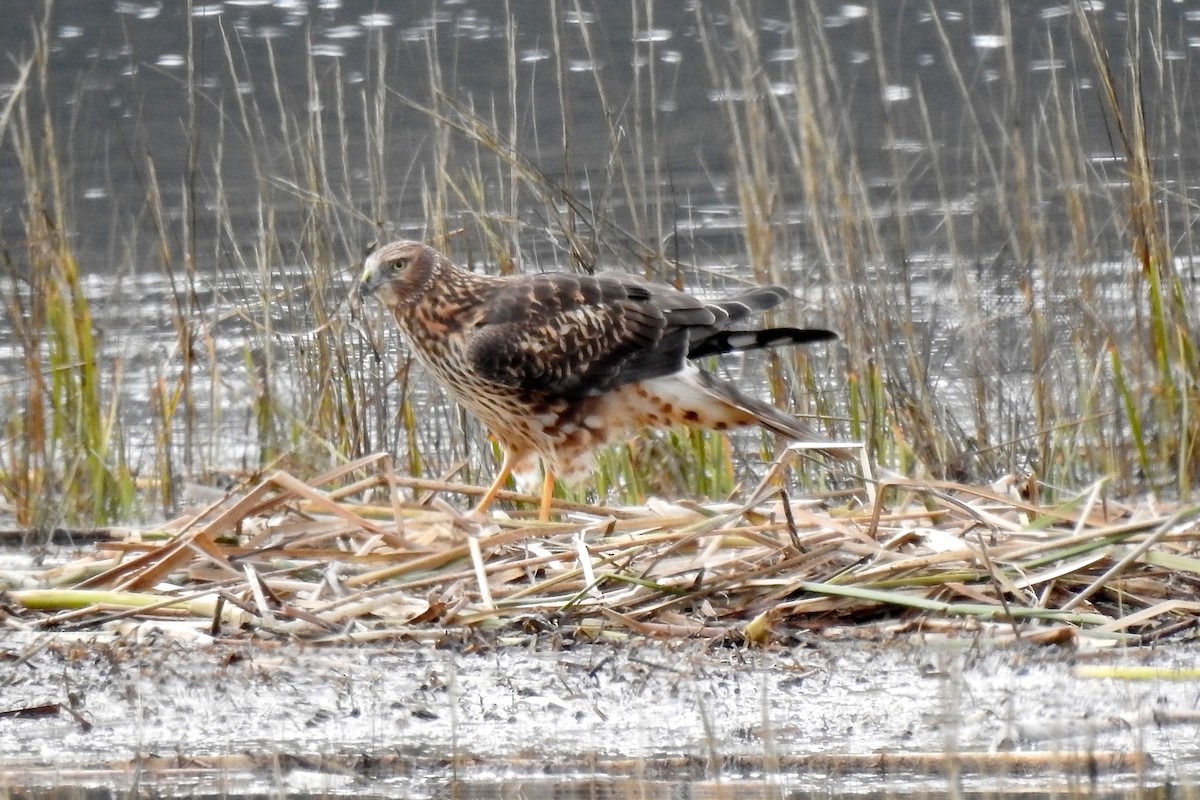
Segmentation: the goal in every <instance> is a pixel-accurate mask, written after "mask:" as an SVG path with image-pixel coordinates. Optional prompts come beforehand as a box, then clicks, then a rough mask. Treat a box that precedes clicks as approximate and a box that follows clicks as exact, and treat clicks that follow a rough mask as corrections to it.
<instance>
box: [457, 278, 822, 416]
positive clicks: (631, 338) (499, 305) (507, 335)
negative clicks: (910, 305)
mask: <svg viewBox="0 0 1200 800" xmlns="http://www.w3.org/2000/svg"><path fill="white" fill-rule="evenodd" d="M788 296H789V293H788V292H787V291H786V290H785V289H782V288H780V287H776V286H767V287H755V288H752V289H749V290H747V291H745V292H743V293H742V294H740V295H738V296H736V297H734V298H731V299H728V300H721V301H716V302H710V303H706V302H704V301H702V300H699V299H697V298H695V297H693V296H691V295H689V294H686V293H684V292H680V291H677V290H675V289H673V288H671V287H670V286H665V285H662V284H656V283H650V282H648V281H644V280H642V279H640V278H638V277H636V276H633V275H626V274H623V273H615V272H609V273H600V274H599V275H594V276H575V275H562V274H553V275H536V276H527V277H520V278H512V279H510V280H508V281H506V282H505V283H504V284H502V286H501V287H500V288H499V289H498V290H496V291H495V293H494V294H493V296H492V297H490V298H489V299H488V301H487V310H486V313H485V314H484V316H483V318H482V320H481V322H480V324H479V325H478V326H477V328H476V330H475V332H474V333H473V334H472V337H471V342H470V345H469V349H468V357H469V358H470V360H471V363H472V365H473V366H474V367H475V369H476V370H478V371H479V372H480V373H481V374H482V375H483V376H485V377H487V378H488V379H489V380H493V381H496V382H498V383H502V384H504V385H507V386H514V387H519V388H523V389H530V390H535V391H540V392H545V393H550V394H557V395H563V396H568V397H570V396H582V395H594V394H600V393H602V392H605V391H607V390H609V389H611V388H612V387H614V386H618V385H620V384H624V383H631V382H634V381H640V380H647V379H649V378H658V377H662V376H664V375H671V374H674V373H676V372H678V371H679V370H681V369H682V368H683V366H684V362H685V361H686V360H687V359H688V358H695V357H699V356H703V355H716V354H720V353H727V352H732V351H736V350H750V349H756V348H761V347H777V346H781V345H791V344H803V343H805V342H811V341H820V340H823V339H829V338H835V337H834V334H833V333H831V332H829V331H820V330H815V331H814V330H802V329H796V328H773V329H768V330H765V331H755V330H750V331H744V330H732V331H731V330H727V328H728V326H730V325H733V324H737V323H740V322H742V321H743V320H745V319H747V318H748V317H750V316H752V315H753V314H756V313H758V312H760V311H763V310H765V309H768V308H771V307H773V306H775V305H778V304H779V303H780V302H782V301H783V299H784V298H786V297H788Z"/></svg>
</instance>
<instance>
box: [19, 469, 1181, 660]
mask: <svg viewBox="0 0 1200 800" xmlns="http://www.w3.org/2000/svg"><path fill="white" fill-rule="evenodd" d="M371 463H372V459H363V460H360V461H357V462H354V463H351V464H348V465H345V466H343V467H340V468H337V469H335V470H332V471H330V472H329V473H327V474H325V475H323V476H319V479H318V480H316V481H313V482H312V483H311V484H309V483H304V482H302V481H300V480H298V479H296V478H294V477H293V476H291V475H288V474H286V473H283V472H276V473H274V474H272V475H271V476H269V477H268V478H266V479H265V480H263V481H261V482H260V483H259V484H258V485H256V486H254V487H252V488H250V489H249V490H248V491H247V492H246V493H245V494H243V495H241V496H235V497H231V498H228V499H223V500H221V501H219V502H217V503H214V504H213V505H212V506H210V507H209V508H207V509H205V510H204V511H202V512H201V513H199V514H192V515H185V516H182V517H180V518H179V519H178V520H176V521H175V522H173V523H171V524H169V525H167V526H164V530H166V531H168V532H170V533H171V535H172V538H171V539H169V540H168V541H166V542H160V543H151V542H146V541H138V539H139V538H141V537H140V536H139V535H138V534H139V532H137V531H129V530H125V531H120V532H117V533H116V535H117V536H119V537H120V540H119V541H113V542H101V543H98V544H97V545H96V546H95V547H94V549H93V550H92V552H90V553H88V554H87V555H86V556H85V557H83V558H81V559H80V560H79V561H78V562H77V563H75V564H72V565H68V566H67V567H66V568H61V567H60V568H57V569H55V570H47V571H46V572H45V573H44V574H43V576H42V580H43V581H44V582H45V583H46V585H47V587H48V586H49V585H50V583H51V581H54V582H56V583H57V584H59V589H60V590H61V591H62V592H63V594H61V595H59V596H58V597H59V599H58V600H55V599H54V598H55V595H54V594H53V593H52V592H50V591H48V590H42V589H37V590H33V593H29V591H28V590H26V592H24V593H23V592H10V596H11V597H12V598H13V599H14V601H15V602H16V603H17V607H18V608H19V609H20V611H19V618H20V621H21V624H22V625H24V626H26V627H34V628H36V627H42V626H46V627H54V626H61V625H63V624H67V623H69V624H71V625H72V626H75V627H86V626H88V625H98V624H108V623H111V622H113V621H114V620H116V619H132V620H139V619H141V620H149V619H152V618H154V617H156V616H161V615H169V616H171V617H173V618H176V619H178V618H180V617H183V618H185V619H192V620H193V621H194V623H195V624H196V625H198V626H213V625H217V623H215V622H214V620H217V619H220V620H223V621H224V623H223V624H224V626H225V627H226V628H229V627H230V626H232V625H241V626H243V628H249V629H250V630H255V629H257V630H261V631H266V632H271V633H273V634H275V635H277V636H284V637H298V638H304V639H313V640H321V641H334V640H338V641H347V639H345V638H342V639H338V638H337V637H334V638H333V639H331V638H329V634H330V632H331V631H335V630H336V631H343V632H344V636H346V637H351V638H353V637H355V636H360V635H361V636H363V637H378V636H385V635H386V632H387V631H391V632H392V633H393V634H398V633H400V632H403V633H404V634H405V635H408V634H409V633H411V632H413V631H427V632H428V631H433V630H442V631H445V630H449V629H451V628H453V627H455V626H458V627H475V628H481V629H496V630H499V631H505V630H509V629H510V627H511V626H513V625H520V624H521V620H523V619H528V618H529V617H530V615H533V616H534V617H538V616H546V615H552V616H554V617H555V618H556V619H557V620H558V627H559V628H560V629H562V626H563V625H564V624H565V625H568V626H569V625H571V624H572V623H573V624H574V625H575V630H576V632H577V634H578V635H580V636H586V637H593V636H597V635H609V634H613V635H616V634H617V632H618V631H624V632H625V634H632V635H636V636H656V637H668V638H671V637H693V636H700V637H709V638H713V637H716V638H732V639H735V640H744V641H750V642H754V643H758V644H767V643H769V642H771V641H773V640H775V639H786V638H787V637H788V636H789V635H790V634H789V631H790V630H791V629H793V628H819V629H821V628H823V629H828V630H830V631H836V632H837V633H836V634H830V635H840V636H845V635H853V631H854V630H855V622H854V621H855V620H856V619H858V618H863V619H865V620H871V621H872V622H868V623H867V624H866V626H865V627H863V628H862V630H863V631H864V634H863V635H868V634H867V633H866V632H867V631H870V632H871V633H870V634H869V635H876V633H875V632H876V630H877V627H872V626H873V625H875V626H877V625H878V623H877V622H876V621H877V620H878V619H879V618H880V617H890V618H892V619H894V620H895V621H896V623H897V624H898V625H901V626H905V625H907V626H913V625H916V627H918V628H919V629H920V630H922V631H924V632H926V633H929V632H930V631H933V630H937V629H939V626H941V630H943V631H944V632H946V633H958V634H960V635H967V634H969V633H970V632H971V631H972V630H977V629H979V627H978V626H980V625H984V626H987V625H991V624H993V623H1004V624H1006V625H1007V626H1008V627H1009V632H1008V633H1007V634H1005V633H1003V632H1000V631H992V634H991V635H993V636H997V637H1000V638H1004V637H1005V636H1006V635H1007V637H1008V638H1010V639H1011V638H1020V639H1022V640H1026V641H1032V642H1046V643H1051V642H1060V641H1063V640H1064V638H1070V637H1089V636H1090V637H1096V638H1099V639H1108V638H1112V637H1116V638H1117V639H1118V640H1122V641H1137V640H1138V639H1139V638H1140V637H1146V636H1150V637H1153V636H1161V635H1164V634H1163V633H1162V632H1163V631H1164V630H1166V631H1170V632H1173V633H1179V632H1181V631H1183V630H1188V629H1189V628H1190V626H1189V624H1188V621H1189V620H1190V621H1192V623H1193V624H1194V622H1195V621H1196V620H1198V619H1200V605H1198V604H1196V603H1195V601H1194V599H1193V598H1194V583H1193V582H1192V581H1191V580H1188V579H1185V578H1184V577H1182V576H1195V575H1198V574H1200V558H1196V557H1195V555H1194V554H1195V552H1196V545H1195V541H1196V532H1197V529H1198V527H1200V526H1198V524H1197V513H1196V510H1195V508H1193V507H1182V508H1180V509H1177V510H1174V512H1173V513H1166V512H1164V511H1163V510H1161V509H1149V508H1144V507H1123V508H1121V509H1120V511H1121V514H1120V516H1118V514H1117V513H1116V512H1117V509H1116V508H1115V507H1110V508H1109V509H1108V513H1106V514H1104V515H1099V514H1095V513H1092V511H1091V509H1090V507H1088V506H1086V505H1085V507H1084V508H1083V510H1082V511H1081V512H1079V513H1076V512H1072V511H1064V510H1063V509H1061V508H1044V507H1041V506H1038V505H1036V504H1033V503H1031V502H1029V501H1026V500H1018V499H1008V498H1006V497H1005V496H1004V495H1002V494H999V493H996V492H992V491H991V490H986V489H979V488H977V487H970V486H961V485H956V484H950V483H946V482H942V481H939V482H929V483H922V482H919V481H905V482H895V484H894V485H893V486H891V487H889V488H890V489H893V490H896V489H903V491H902V492H897V491H887V492H883V491H881V492H880V493H879V495H878V498H877V500H876V502H874V503H872V504H870V505H869V506H868V504H867V500H866V493H865V492H860V494H859V496H858V498H857V499H856V500H854V499H853V498H851V500H850V502H849V504H848V505H845V506H843V507H840V508H833V507H821V506H816V505H813V504H812V503H792V504H791V505H790V508H789V510H790V514H787V515H785V514H782V513H781V506H780V502H779V501H778V500H776V499H774V497H773V496H772V495H769V494H768V495H766V497H762V496H760V497H759V499H758V500H757V502H756V503H754V504H715V505H711V506H698V507H696V508H695V509H693V510H687V511H686V512H683V511H682V510H681V509H679V508H678V507H675V506H661V507H657V511H658V512H659V513H655V512H656V509H655V508H653V507H652V508H646V509H633V508H622V509H612V508H607V507H602V506H590V507H587V510H579V511H574V512H572V513H571V514H569V515H568V517H567V518H566V519H565V520H563V521H561V522H556V523H545V524H537V525H532V524H526V523H522V522H520V521H517V520H510V519H507V518H505V517H504V516H503V514H497V515H495V516H493V517H491V518H489V519H486V520H471V519H466V518H463V517H461V516H459V515H458V513H457V512H455V511H453V510H452V509H448V510H447V511H444V512H437V511H434V510H430V509H428V508H424V509H416V508H411V507H408V506H406V505H404V504H398V505H395V506H392V507H391V508H394V509H395V514H396V519H388V518H387V514H386V511H387V509H388V508H389V507H385V506H381V505H374V506H363V505H361V504H359V503H355V502H353V501H352V499H351V497H349V496H347V495H346V494H345V493H344V492H338V497H339V499H336V500H335V499H333V493H332V492H323V491H321V490H319V489H318V488H316V487H317V486H320V485H323V484H326V483H328V482H329V481H332V480H336V479H342V478H346V477H350V476H352V475H353V474H356V473H357V472H358V471H359V470H361V469H362V468H363V467H364V466H366V465H369V464H371ZM382 466H384V467H385V468H389V469H390V465H389V464H387V463H386V462H384V463H383V465H382ZM383 478H384V479H385V482H386V476H383ZM396 483H397V484H401V483H403V480H400V479H397V481H396ZM354 485H355V486H356V487H358V488H359V489H360V490H361V491H363V492H368V491H373V490H374V488H375V486H377V485H378V482H377V481H372V480H369V479H368V480H361V479H360V480H358V481H356V482H355V484H354ZM439 488H443V489H445V488H448V487H444V486H443V487H439ZM755 494H756V495H763V494H764V493H761V492H756V493H755ZM897 494H898V495H899V502H901V503H903V505H901V506H890V507H886V508H885V507H884V506H883V503H884V502H886V499H887V498H888V497H891V496H893V495H897ZM843 500H844V501H845V498H843ZM930 503H935V504H937V505H939V506H940V508H935V509H933V510H932V511H930V509H929V508H928V507H927V506H928V504H930ZM366 509H369V510H370V512H371V513H370V515H369V516H370V517H371V518H372V520H373V521H368V520H367V519H366V517H367V516H368V515H367V514H366V513H363V512H364V510H366ZM781 517H786V518H782V519H781ZM981 520H982V521H984V522H986V523H988V526H987V527H986V532H985V533H984V535H979V536H977V535H976V533H980V532H982V531H984V530H985V529H983V528H978V526H979V524H980V521H981ZM1015 520H1024V523H1023V524H1016V523H1015ZM401 529H402V530H404V532H405V536H404V537H403V538H402V537H398V536H396V535H395V534H394V533H393V531H395V530H401ZM973 531H974V532H973ZM155 533H158V531H155ZM114 551H115V552H117V553H125V552H128V553H135V552H136V553H140V554H139V555H137V556H135V557H133V558H131V559H129V560H128V561H123V562H118V563H117V565H116V566H107V568H105V567H106V565H107V564H109V563H110V559H111V558H112V555H111V554H112V553H113V552H114ZM388 562H392V563H388ZM97 566H99V567H100V571H98V572H97V570H96V567H97ZM71 576H76V580H75V583H74V585H73V586H70V585H68V586H62V585H61V584H62V582H63V581H64V579H65V580H67V581H69V580H70V579H71ZM1035 589H1036V590H1037V592H1036V593H1035V592H1034V590H1035ZM101 592H106V593H108V594H105V595H103V597H104V598H106V599H105V600H104V602H89V603H88V604H86V605H84V607H82V608H81V607H80V604H81V602H82V599H85V598H88V597H101V595H100V594H96V593H101ZM89 593H91V594H89ZM156 595H158V596H160V598H161V599H159V600H155V599H154V598H155V596H156ZM204 597H209V598H210V599H212V598H214V597H220V598H225V600H226V602H229V603H231V604H232V605H231V608H234V607H236V608H240V609H241V612H240V613H238V614H235V615H234V616H230V615H229V614H231V613H233V612H232V611H230V612H229V613H223V612H220V610H219V609H218V608H215V607H214V606H212V605H211V603H209V604H207V605H204V606H192V605H189V602H192V601H190V600H189V598H192V599H193V600H199V599H202V598H204ZM206 602H207V601H206ZM55 603H58V607H57V608H56V607H55ZM201 608H203V610H204V613H203V614H200V613H197V611H198V610H199V609H201ZM189 609H191V610H189ZM955 620H958V622H955ZM918 621H919V625H918V624H917V623H918ZM217 627H220V625H217ZM899 629H900V628H897V630H899ZM988 630H990V628H988ZM606 631H607V632H608V633H606ZM342 635H343V634H339V636H342Z"/></svg>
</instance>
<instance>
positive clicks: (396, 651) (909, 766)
mask: <svg viewBox="0 0 1200 800" xmlns="http://www.w3.org/2000/svg"><path fill="white" fill-rule="evenodd" d="M493 645H495V640H492V643H491V644H487V643H484V641H483V640H482V639H480V638H478V637H477V634H471V635H470V636H468V637H467V638H466V639H462V638H458V636H457V634H455V635H447V636H446V637H444V638H443V639H442V641H441V642H439V643H437V644H434V643H432V642H429V641H424V642H421V641H402V640H398V641H395V642H392V643H389V644H386V645H379V644H375V645H372V646H370V647H366V646H364V647H361V648H349V649H345V648H339V649H331V648H321V647H297V646H293V645H286V646H285V645H279V644H276V643H272V642H268V641H256V642H245V641H243V642H227V643H222V642H210V641H204V640H203V639H202V637H196V638H193V637H180V636H179V635H178V634H177V633H155V632H149V633H147V632H146V631H145V630H144V629H143V630H141V631H140V632H138V633H137V634H136V635H135V634H126V635H112V636H100V637H97V636H96V635H95V634H88V635H87V636H81V637H79V638H74V637H72V636H71V635H63V634H55V635H50V636H44V637H43V636H13V635H6V638H5V640H4V642H3V644H2V645H0V659H2V660H3V662H2V665H0V685H2V686H3V690H2V694H0V697H3V709H0V710H9V709H15V708H22V707H33V706H39V705H42V704H53V703H59V704H62V706H63V707H64V708H63V709H62V710H60V711H58V712H57V713H52V714H50V715H46V716H28V717H18V718H14V717H4V718H0V793H4V792H11V791H13V790H15V789H16V788H18V787H28V788H33V789H36V788H39V787H40V788H41V789H52V790H55V793H53V794H51V795H45V794H43V795H41V796H82V794H71V792H72V791H75V792H82V791H83V789H82V788H81V787H92V788H93V789H96V790H98V791H99V790H107V791H113V792H116V793H119V794H122V795H123V794H124V793H125V792H128V791H129V790H131V789H133V788H137V789H139V790H140V791H142V792H149V793H150V794H153V795H173V796H178V795H183V796H210V795H217V794H220V795H222V796H245V795H265V794H273V795H276V796H278V795H285V794H286V795H288V796H295V795H312V796H316V795H320V796H342V795H346V796H348V795H354V796H374V795H383V794H387V795H390V796H411V797H441V796H467V797H479V796H514V795H513V792H514V791H516V792H517V795H515V796H525V797H549V796H554V797H574V796H593V797H594V796H604V797H610V796H611V797H615V796H630V795H632V794H642V795H646V796H650V795H655V794H659V793H660V791H667V790H668V789H669V790H670V791H672V792H674V793H675V794H676V795H677V796H780V795H781V794H786V795H787V796H789V797H808V796H822V797H828V796H843V795H846V794H850V795H853V794H859V793H863V792H867V791H870V792H879V791H885V792H886V793H888V794H892V795H899V796H913V795H915V796H922V797H924V796H942V795H944V794H947V793H948V794H949V795H953V794H954V793H955V792H958V791H965V792H968V793H970V792H972V791H977V790H978V791H988V792H994V791H1000V792H1008V791H1014V792H1015V791H1020V792H1022V793H1028V792H1031V791H1032V792H1036V793H1040V792H1042V791H1054V792H1060V795H1059V796H1076V795H1077V794H1078V795H1080V796H1083V795H1086V796H1125V792H1126V791H1128V790H1130V789H1132V788H1133V787H1137V786H1157V785H1162V784H1164V783H1172V784H1175V785H1177V786H1178V785H1182V786H1184V787H1185V788H1186V787H1191V790H1192V791H1195V789H1194V787H1195V784H1196V782H1197V780H1198V779H1200V772H1198V771H1197V766H1196V765H1197V764H1200V717H1198V714H1197V704H1198V702H1200V678H1198V677H1197V672H1196V670H1195V669H1194V664H1195V658H1194V656H1193V654H1192V653H1191V652H1190V651H1189V650H1188V649H1186V648H1183V647H1179V646H1176V647H1175V648H1168V649H1161V650H1149V649H1139V650H1132V651H1115V650H1102V651H1094V652H1087V651H1067V650H1059V649H1054V648H1045V647H1038V648H1034V647H1026V646H1015V647H1006V648H1001V649H994V648H989V647H986V646H983V645H981V644H980V643H979V642H972V641H970V640H945V639H939V640H937V641H933V642H930V641H926V642H923V643H921V644H917V643H915V642H914V641H913V640H912V639H909V638H906V639H903V640H901V641H899V642H890V643H887V644H877V643H859V644H853V645H851V644H846V643H840V644H832V643H828V642H824V641H814V642H813V643H812V644H810V645H803V646H799V647H796V648H792V649H777V650H770V651H760V650H746V649H734V648H727V647H719V646H711V645H707V646H706V645H705V644H703V643H699V642H680V643H676V644H657V643H642V644H637V643H626V644H623V645H612V644H583V643H572V642H571V639H570V637H569V635H568V636H566V637H565V638H564V637H561V636H552V635H550V634H547V633H545V632H541V633H537V634H530V635H527V636H526V635H518V636H515V637H514V638H512V639H510V640H508V643H507V644H505V645H501V646H493ZM1116 667H1119V668H1120V670H1119V671H1118V672H1117V673H1115V675H1114V674H1110V670H1111V669H1112V668H1116ZM1134 668H1136V669H1134ZM1150 668H1153V669H1150ZM1171 678H1175V679H1171ZM68 707H69V708H70V709H71V710H70V711H68V710H66V709H67V708H68ZM946 753H951V754H956V755H955V757H954V758H950V759H947V758H946V757H945V755H944V754H946ZM1064 792H1065V793H1066V794H1061V793H1064ZM87 796H109V795H108V794H106V793H104V792H103V791H102V792H101V794H99V795H97V794H94V793H90V794H88V795H87ZM1182 796H1191V795H1187V794H1186V793H1185V794H1184V795H1182Z"/></svg>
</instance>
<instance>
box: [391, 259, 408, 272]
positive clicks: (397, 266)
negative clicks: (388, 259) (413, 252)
mask: <svg viewBox="0 0 1200 800" xmlns="http://www.w3.org/2000/svg"><path fill="white" fill-rule="evenodd" d="M407 266H408V257H407V256H406V257H403V258H397V259H396V260H395V261H393V262H392V269H393V270H394V271H395V272H399V271H400V270H402V269H404V268H405V267H407Z"/></svg>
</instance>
